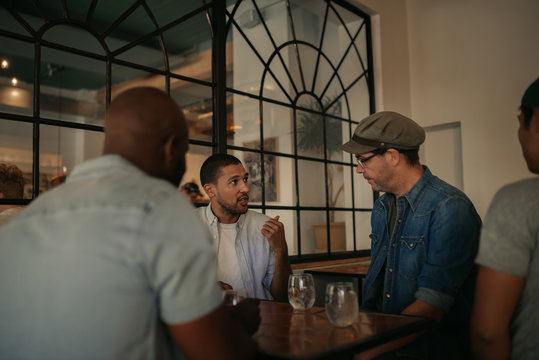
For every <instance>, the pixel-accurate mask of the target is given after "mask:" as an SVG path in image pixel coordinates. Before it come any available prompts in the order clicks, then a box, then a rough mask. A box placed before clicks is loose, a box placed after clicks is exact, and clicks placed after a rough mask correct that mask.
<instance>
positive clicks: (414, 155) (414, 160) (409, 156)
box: [397, 149, 419, 165]
mask: <svg viewBox="0 0 539 360" xmlns="http://www.w3.org/2000/svg"><path fill="white" fill-rule="evenodd" d="M397 150H398V149H397ZM398 151H399V152H400V153H401V154H402V155H404V157H405V159H406V162H408V164H409V165H418V164H419V150H418V149H415V150H398Z"/></svg>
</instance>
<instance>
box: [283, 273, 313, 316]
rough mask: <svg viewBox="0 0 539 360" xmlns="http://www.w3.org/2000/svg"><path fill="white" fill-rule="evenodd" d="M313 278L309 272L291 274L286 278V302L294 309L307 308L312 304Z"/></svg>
mask: <svg viewBox="0 0 539 360" xmlns="http://www.w3.org/2000/svg"><path fill="white" fill-rule="evenodd" d="M314 296H315V295H314V280H313V276H312V275H311V274H305V273H303V274H291V275H290V277H289V278H288V302H290V305H292V307H293V308H294V309H296V310H308V309H310V308H311V307H312V306H313V304H314Z"/></svg>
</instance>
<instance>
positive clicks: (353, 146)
mask: <svg viewBox="0 0 539 360" xmlns="http://www.w3.org/2000/svg"><path fill="white" fill-rule="evenodd" d="M341 149H343V150H344V151H346V152H349V153H351V154H365V153H368V152H371V151H374V150H376V149H377V148H376V147H374V146H369V145H361V144H358V143H357V142H355V141H354V140H350V141H348V142H347V143H345V144H343V145H342V146H341Z"/></svg>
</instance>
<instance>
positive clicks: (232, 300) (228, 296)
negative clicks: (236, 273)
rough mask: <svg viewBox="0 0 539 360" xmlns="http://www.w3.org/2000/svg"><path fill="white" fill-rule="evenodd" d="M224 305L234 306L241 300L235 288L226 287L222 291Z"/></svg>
mask: <svg viewBox="0 0 539 360" xmlns="http://www.w3.org/2000/svg"><path fill="white" fill-rule="evenodd" d="M223 299H224V302H225V305H231V306H236V305H238V303H239V302H240V301H241V296H240V294H239V293H238V292H237V291H236V290H232V289H228V290H224V291H223Z"/></svg>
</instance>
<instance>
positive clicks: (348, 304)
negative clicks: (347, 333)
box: [326, 282, 358, 326]
mask: <svg viewBox="0 0 539 360" xmlns="http://www.w3.org/2000/svg"><path fill="white" fill-rule="evenodd" d="M357 312H358V303H357V294H356V292H355V291H354V286H353V284H352V283H351V282H336V283H329V284H328V285H327V287H326V314H327V316H328V319H329V322H330V323H332V324H333V325H335V326H349V325H352V324H353V323H354V322H355V321H356V320H357Z"/></svg>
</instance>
